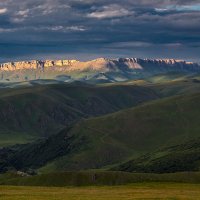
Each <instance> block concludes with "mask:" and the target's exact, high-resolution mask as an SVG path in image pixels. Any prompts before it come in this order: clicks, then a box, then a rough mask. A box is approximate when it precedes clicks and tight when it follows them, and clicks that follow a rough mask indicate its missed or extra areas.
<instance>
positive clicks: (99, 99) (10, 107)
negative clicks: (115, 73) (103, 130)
mask: <svg viewBox="0 0 200 200" xmlns="http://www.w3.org/2000/svg"><path fill="white" fill-rule="evenodd" d="M155 98H157V95H156V93H155V92H154V91H152V90H151V89H148V88H144V87H137V86H110V87H109V86H108V87H93V86H87V85H86V86H84V85H83V86H81V85H79V84H71V85H69V84H58V85H38V86H34V87H25V88H14V89H1V90H0V109H1V113H0V139H1V140H0V146H6V145H10V144H15V143H24V142H28V141H30V140H33V139H36V138H38V137H46V136H49V135H51V134H54V133H57V132H58V131H59V130H61V129H63V128H64V127H66V126H67V125H69V124H70V123H71V122H74V121H76V120H78V119H80V118H87V117H89V116H97V115H102V114H106V113H110V112H115V111H117V110H119V109H123V108H127V107H131V106H135V105H137V104H139V103H141V102H144V101H148V100H152V99H155Z"/></svg>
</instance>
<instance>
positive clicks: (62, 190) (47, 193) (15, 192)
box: [0, 183, 200, 200]
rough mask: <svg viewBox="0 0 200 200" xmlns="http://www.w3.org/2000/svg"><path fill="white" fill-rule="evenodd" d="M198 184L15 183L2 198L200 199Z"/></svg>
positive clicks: (1, 190)
mask: <svg viewBox="0 0 200 200" xmlns="http://www.w3.org/2000/svg"><path fill="white" fill-rule="evenodd" d="M199 198H200V185H199V184H177V183H141V184H131V185H127V186H114V187H113V186H112V187H111V186H110V187H109V186H98V187H67V188H66V187H59V188H58V187H13V186H0V199H1V200H122V199H123V200H134V199H166V200H178V199H185V200H186V199H187V200H197V199H199Z"/></svg>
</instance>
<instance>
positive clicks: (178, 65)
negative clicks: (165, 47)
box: [0, 58, 200, 71]
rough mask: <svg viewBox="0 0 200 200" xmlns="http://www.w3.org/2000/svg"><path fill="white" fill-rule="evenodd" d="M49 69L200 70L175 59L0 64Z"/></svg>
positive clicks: (7, 68) (3, 68)
mask: <svg viewBox="0 0 200 200" xmlns="http://www.w3.org/2000/svg"><path fill="white" fill-rule="evenodd" d="M51 67H58V68H56V70H59V67H62V70H64V71H83V70H94V71H101V70H103V71H113V70H114V71H116V70H127V69H137V70H142V69H143V70H148V69H149V68H154V69H158V68H162V67H165V68H171V67H173V68H175V69H180V70H181V69H183V70H200V65H199V64H197V63H193V62H186V61H183V60H175V59H140V58H119V59H105V58H98V59H96V60H91V61H86V62H81V61H77V60H45V61H42V60H32V61H21V62H9V63H3V64H0V70H1V71H15V70H24V69H46V68H51Z"/></svg>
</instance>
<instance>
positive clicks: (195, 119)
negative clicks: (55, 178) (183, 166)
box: [13, 94, 200, 172]
mask: <svg viewBox="0 0 200 200" xmlns="http://www.w3.org/2000/svg"><path fill="white" fill-rule="evenodd" d="M199 101H200V94H192V95H185V96H177V97H173V98H167V99H163V100H157V101H154V102H151V103H147V104H145V105H142V106H139V107H136V108H132V109H127V110H124V111H121V112H117V113H114V114H110V115H107V116H103V117H98V118H94V119H88V120H83V121H81V122H79V123H77V124H76V125H75V126H73V127H72V129H70V130H64V131H62V132H61V133H60V134H58V135H57V136H56V137H52V138H49V139H48V140H46V141H43V142H40V143H37V144H31V145H27V146H25V147H24V148H22V149H21V150H20V151H18V153H17V154H16V155H15V156H14V158H13V159H14V160H15V161H18V163H17V166H18V167H19V168H23V167H36V168H38V167H39V166H44V167H43V168H42V169H40V171H41V172H47V171H54V170H66V169H67V170H77V169H91V168H93V169H96V168H102V167H106V166H107V165H113V164H117V163H119V162H124V161H126V160H128V159H131V158H135V157H137V156H140V155H142V154H145V153H148V152H154V151H156V150H158V149H162V148H165V147H170V146H172V145H178V144H181V143H185V142H187V141H190V140H192V139H196V138H199V136H200V135H199V133H200V126H199V120H200V115H199V114H200V108H199V106H197V105H198V103H199ZM48 152H51V153H48ZM47 162H48V164H47V165H46V163H47Z"/></svg>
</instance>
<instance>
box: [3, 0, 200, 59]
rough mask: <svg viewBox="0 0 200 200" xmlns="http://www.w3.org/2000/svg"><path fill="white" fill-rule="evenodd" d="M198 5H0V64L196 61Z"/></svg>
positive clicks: (43, 0) (60, 1) (33, 0)
mask: <svg viewBox="0 0 200 200" xmlns="http://www.w3.org/2000/svg"><path fill="white" fill-rule="evenodd" d="M199 44H200V1H199V0H190V1H188V0H166V1H165V0H134V1H133V0H123V1H121V0H98V1H97V0H96V1H94V0H17V1H16V0H0V60H2V61H4V60H9V59H22V58H23V59H24V58H27V59H30V58H36V57H39V56H40V57H45V58H46V57H52V56H59V55H60V56H62V55H64V54H65V55H66V56H69V57H75V56H76V55H77V57H81V58H87V57H91V55H92V56H93V57H96V56H107V57H110V56H112V57H113V56H114V57H118V56H140V57H178V58H184V59H194V60H198V59H199V55H198V54H197V52H198V51H199V50H200V45H199Z"/></svg>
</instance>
